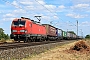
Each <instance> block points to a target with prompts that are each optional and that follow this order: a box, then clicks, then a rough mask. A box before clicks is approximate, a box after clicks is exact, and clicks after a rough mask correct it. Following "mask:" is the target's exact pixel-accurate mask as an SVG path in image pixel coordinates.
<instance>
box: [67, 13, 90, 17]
mask: <svg viewBox="0 0 90 60" xmlns="http://www.w3.org/2000/svg"><path fill="white" fill-rule="evenodd" d="M66 16H69V17H72V18H85V17H87V16H88V15H80V14H75V13H70V14H67V15H66Z"/></svg>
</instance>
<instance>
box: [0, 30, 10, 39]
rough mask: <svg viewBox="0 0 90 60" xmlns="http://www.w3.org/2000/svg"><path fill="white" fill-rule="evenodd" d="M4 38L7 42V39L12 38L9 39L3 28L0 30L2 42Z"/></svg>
mask: <svg viewBox="0 0 90 60" xmlns="http://www.w3.org/2000/svg"><path fill="white" fill-rule="evenodd" d="M2 38H3V39H5V40H6V39H9V38H10V37H9V35H8V34H5V33H4V30H3V29H2V28H0V40H1V39H2Z"/></svg>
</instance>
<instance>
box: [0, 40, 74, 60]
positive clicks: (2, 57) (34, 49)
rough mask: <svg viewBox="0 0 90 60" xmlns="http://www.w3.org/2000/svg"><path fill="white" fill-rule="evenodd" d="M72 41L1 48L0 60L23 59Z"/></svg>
mask: <svg viewBox="0 0 90 60" xmlns="http://www.w3.org/2000/svg"><path fill="white" fill-rule="evenodd" d="M70 42H73V41H67V42H58V43H50V44H44V45H37V46H28V47H21V48H15V49H8V50H1V51H0V60H21V59H22V58H25V57H28V56H31V55H34V54H39V53H42V52H44V51H46V50H49V49H51V48H54V47H56V46H60V45H63V44H66V43H70Z"/></svg>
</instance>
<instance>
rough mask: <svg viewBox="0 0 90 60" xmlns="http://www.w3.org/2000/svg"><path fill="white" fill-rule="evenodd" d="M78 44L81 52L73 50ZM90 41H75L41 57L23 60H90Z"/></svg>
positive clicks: (49, 51) (42, 54) (40, 55)
mask: <svg viewBox="0 0 90 60" xmlns="http://www.w3.org/2000/svg"><path fill="white" fill-rule="evenodd" d="M75 44H77V45H78V46H79V48H82V49H81V50H79V51H77V50H71V48H72V47H75V46H76V45H75ZM85 46H87V48H84V47H85ZM89 46H90V40H89V39H88V40H83V41H81V42H80V41H75V42H73V43H70V44H65V45H63V46H58V47H56V48H54V49H51V50H48V51H46V52H44V53H41V54H39V55H33V56H30V57H27V58H24V59H22V60H90V49H89V48H90V47H89Z"/></svg>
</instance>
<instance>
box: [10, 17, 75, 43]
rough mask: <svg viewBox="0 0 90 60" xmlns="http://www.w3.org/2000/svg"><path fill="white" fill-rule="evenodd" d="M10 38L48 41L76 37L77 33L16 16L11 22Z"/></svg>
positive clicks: (26, 40)
mask: <svg viewBox="0 0 90 60" xmlns="http://www.w3.org/2000/svg"><path fill="white" fill-rule="evenodd" d="M10 37H11V39H14V40H15V41H18V42H20V41H24V42H28V41H48V40H54V41H55V40H61V39H76V38H77V35H76V34H73V33H70V32H66V31H63V30H62V29H59V28H56V27H54V26H52V25H50V24H40V23H38V22H36V21H34V20H31V19H30V18H25V17H21V18H16V19H14V20H13V21H12V24H11V35H10Z"/></svg>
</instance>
